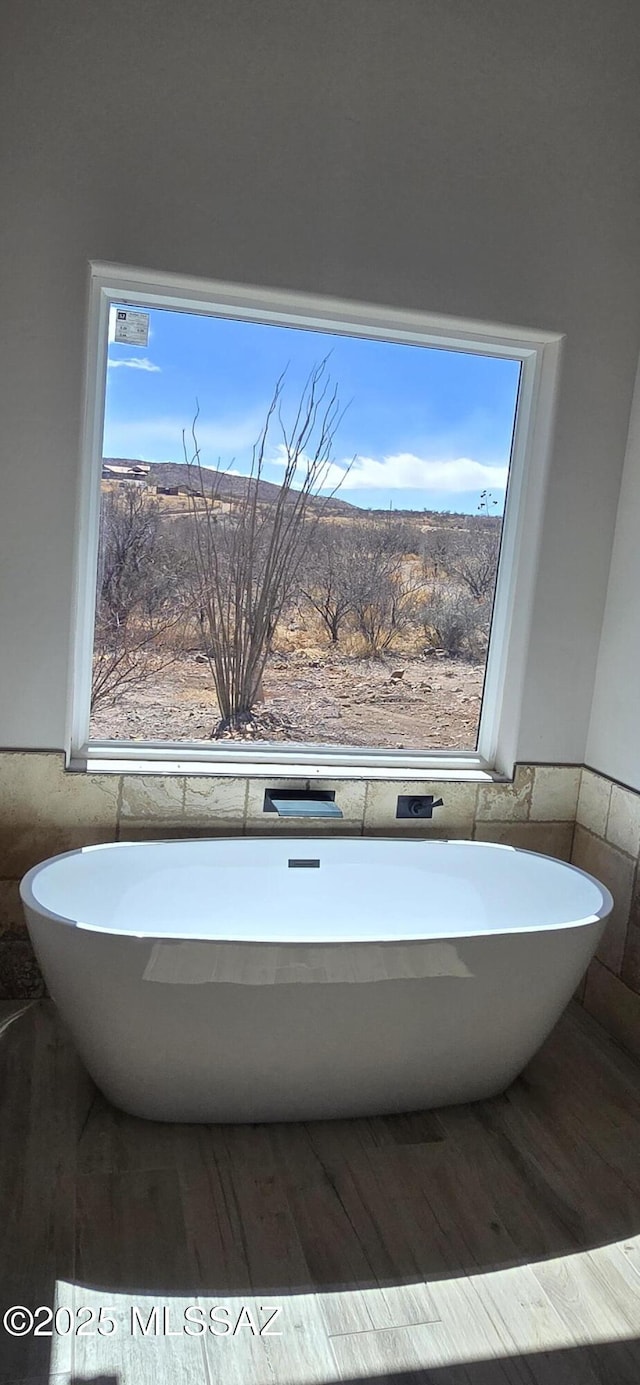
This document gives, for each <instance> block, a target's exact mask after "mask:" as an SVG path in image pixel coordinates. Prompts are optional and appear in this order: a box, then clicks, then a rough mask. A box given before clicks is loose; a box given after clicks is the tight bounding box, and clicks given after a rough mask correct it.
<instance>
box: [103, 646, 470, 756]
mask: <svg viewBox="0 0 640 1385" xmlns="http://www.w3.org/2000/svg"><path fill="white" fill-rule="evenodd" d="M200 658H201V656H197V655H189V656H186V657H184V658H183V659H182V660H181V661H180V663H177V664H175V665H173V666H172V667H171V668H169V669H167V670H166V671H165V672H164V673H163V674H162V675H161V676H159V677H157V678H156V679H154V680H153V681H152V682H150V683H148V684H147V685H146V686H143V687H141V688H139V689H136V690H135V691H133V692H130V693H128V694H127V695H126V697H124V698H123V699H122V700H121V701H119V702H118V703H117V704H116V705H115V706H112V705H109V704H105V705H104V706H102V707H100V708H99V709H98V710H97V712H96V713H95V715H94V717H93V718H92V723H91V737H92V739H94V740H104V739H115V740H170V741H182V740H189V741H191V740H208V739H209V738H210V737H211V732H212V728H213V726H214V725H215V723H216V721H217V719H218V710H217V704H216V699H215V694H214V691H213V687H212V684H211V675H210V673H209V669H208V666H207V664H206V663H202V662H201V661H200ZM483 677H484V665H482V664H469V663H465V662H464V661H463V660H458V659H449V658H447V657H445V656H443V655H441V654H439V653H429V654H425V655H422V656H420V657H415V656H411V657H403V656H398V655H395V656H389V657H387V658H385V659H358V658H353V657H345V656H344V655H340V654H338V653H337V652H332V651H325V652H323V655H322V658H318V657H317V656H316V655H315V653H313V652H310V653H307V652H305V651H300V650H298V651H295V652H291V653H274V654H273V655H272V656H271V659H270V661H269V663H268V665H267V670H266V673H265V678H264V700H263V701H262V702H261V703H260V704H259V705H258V707H257V708H256V712H257V716H256V720H255V722H254V723H253V726H252V727H251V728H249V729H248V730H247V733H246V736H243V739H248V740H254V741H299V742H306V743H309V742H312V743H316V744H321V745H354V746H371V747H375V748H381V749H393V750H434V749H443V748H446V749H452V750H473V749H474V748H475V744H476V735H477V729H478V719H479V716H480V703H481V698H482V683H483Z"/></svg>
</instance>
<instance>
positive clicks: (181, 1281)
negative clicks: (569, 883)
mask: <svg viewBox="0 0 640 1385" xmlns="http://www.w3.org/2000/svg"><path fill="white" fill-rule="evenodd" d="M0 1090H2V1093H3V1120H2V1123H1V1125H0V1174H1V1176H0V1225H2V1227H3V1240H4V1255H3V1265H4V1268H3V1269H2V1271H1V1272H0V1274H1V1281H0V1282H1V1289H2V1292H1V1304H0V1308H1V1311H2V1312H4V1309H5V1307H6V1306H9V1305H11V1304H14V1303H21V1304H24V1305H26V1306H28V1307H30V1308H31V1309H32V1310H34V1309H35V1307H36V1306H38V1305H40V1304H45V1305H50V1306H53V1305H54V1301H56V1300H55V1296H56V1293H58V1301H60V1286H61V1285H62V1286H66V1290H67V1292H68V1293H72V1290H71V1286H72V1285H76V1286H79V1287H78V1289H77V1291H76V1297H75V1300H74V1303H75V1304H76V1305H77V1304H78V1303H79V1302H80V1301H81V1299H82V1295H83V1294H84V1295H85V1297H86V1296H87V1295H91V1294H93V1298H92V1299H91V1302H93V1301H94V1300H95V1299H96V1295H97V1294H98V1293H100V1294H101V1295H102V1301H103V1302H104V1301H108V1297H107V1298H105V1295H107V1296H108V1294H109V1293H112V1294H113V1295H123V1296H129V1299H131V1301H133V1302H135V1301H136V1296H137V1297H138V1298H140V1297H142V1298H145V1297H146V1298H147V1299H149V1298H150V1297H151V1296H154V1295H155V1296H156V1297H157V1298H162V1297H167V1296H179V1297H180V1298H181V1299H183V1300H187V1301H193V1300H194V1299H195V1298H196V1297H198V1298H199V1299H201V1300H202V1299H206V1300H207V1301H208V1302H210V1303H211V1302H215V1301H216V1300H218V1301H220V1300H221V1299H224V1298H228V1297H229V1296H231V1295H233V1296H235V1297H236V1298H245V1299H248V1300H255V1298H256V1295H260V1294H262V1295H270V1296H271V1297H272V1298H274V1299H275V1298H276V1297H277V1295H278V1294H281V1295H283V1296H284V1295H287V1296H291V1295H298V1294H305V1295H317V1296H324V1305H325V1307H326V1303H327V1302H328V1299H329V1298H333V1309H332V1311H334V1312H335V1314H337V1315H338V1317H339V1314H340V1311H341V1295H342V1296H345V1304H346V1301H347V1297H348V1296H350V1295H351V1296H353V1295H354V1294H355V1295H356V1297H357V1295H358V1294H359V1293H360V1292H362V1294H364V1295H365V1296H366V1295H367V1293H368V1291H370V1290H371V1291H374V1292H375V1291H378V1292H380V1291H382V1292H383V1298H384V1303H385V1304H386V1305H387V1306H389V1305H390V1304H391V1307H390V1308H389V1311H390V1312H391V1311H394V1305H396V1306H398V1305H400V1304H401V1299H402V1294H401V1291H402V1290H403V1287H404V1288H405V1289H406V1292H407V1293H410V1292H411V1289H412V1286H418V1287H419V1288H421V1290H422V1289H424V1288H425V1286H426V1289H425V1292H426V1291H428V1289H429V1286H430V1285H431V1286H435V1285H437V1284H439V1283H441V1282H442V1281H446V1280H448V1279H456V1280H458V1279H459V1280H461V1281H463V1280H464V1279H465V1277H466V1276H469V1277H472V1278H475V1277H476V1276H479V1275H483V1274H486V1273H489V1272H491V1271H493V1270H496V1269H500V1268H504V1267H516V1266H527V1267H531V1266H533V1267H534V1268H535V1267H536V1266H539V1265H543V1264H544V1262H546V1261H548V1260H552V1259H556V1258H558V1257H571V1256H576V1255H579V1254H580V1253H581V1252H584V1251H586V1250H589V1249H591V1248H595V1247H608V1246H611V1245H612V1243H621V1244H620V1246H619V1247H618V1248H617V1250H616V1254H617V1255H618V1265H619V1269H620V1271H621V1270H622V1268H623V1261H622V1260H620V1258H619V1257H620V1255H622V1254H623V1249H622V1243H623V1242H630V1241H631V1239H632V1238H633V1237H635V1236H636V1235H639V1234H640V1170H639V1169H638V1164H637V1149H638V1147H640V1104H639V1103H638V1096H639V1095H640V1084H639V1082H638V1069H637V1068H636V1067H635V1065H634V1064H633V1063H632V1061H631V1060H628V1059H627V1058H626V1057H625V1056H624V1055H623V1054H622V1053H621V1052H620V1051H619V1050H618V1049H617V1048H616V1046H615V1045H614V1044H613V1043H612V1042H611V1041H609V1039H608V1038H607V1036H606V1035H604V1034H603V1032H602V1031H600V1030H599V1029H598V1027H597V1026H595V1025H594V1024H593V1023H592V1022H590V1021H589V1020H588V1018H587V1017H586V1016H583V1015H582V1014H581V1013H577V1012H573V1013H568V1014H567V1015H566V1016H565V1017H564V1019H563V1021H562V1022H561V1024H560V1025H559V1026H558V1028H557V1029H556V1031H555V1032H554V1034H553V1035H552V1037H551V1039H550V1040H549V1041H548V1042H547V1044H546V1045H545V1046H544V1048H543V1049H542V1050H541V1052H540V1054H538V1056H537V1057H536V1058H535V1059H534V1061H533V1062H532V1063H531V1064H530V1065H529V1067H528V1068H527V1070H526V1072H525V1074H524V1075H523V1076H522V1077H521V1078H520V1079H518V1081H517V1082H515V1083H514V1084H513V1086H512V1087H511V1088H510V1089H509V1091H508V1092H507V1093H506V1094H505V1095H504V1096H501V1097H497V1098H495V1099H493V1100H491V1101H487V1102H482V1103H477V1104H475V1105H473V1106H468V1107H450V1108H447V1109H445V1110H440V1111H438V1112H426V1113H415V1114H413V1115H409V1116H394V1117H386V1118H385V1117H380V1118H375V1119H371V1120H354V1121H334V1122H316V1123H312V1124H306V1125H303V1124H300V1125H273V1126H226V1127H225V1126H219V1127H216V1126H171V1125H164V1124H156V1123H152V1122H147V1121H142V1120H137V1119H135V1118H133V1117H129V1116H125V1115H123V1114H122V1113H121V1112H118V1111H116V1110H114V1108H113V1107H111V1106H110V1105H109V1104H108V1103H107V1102H106V1101H105V1100H104V1098H103V1097H102V1096H101V1095H100V1094H99V1093H98V1092H96V1089H95V1088H94V1087H93V1084H92V1083H91V1081H90V1079H89V1078H88V1077H87V1075H86V1074H85V1072H84V1070H83V1068H82V1066H81V1065H80V1063H79V1061H78V1059H77V1058H76V1055H75V1052H74V1049H73V1046H72V1045H71V1043H70V1041H69V1039H68V1037H67V1035H66V1033H65V1031H64V1029H63V1027H62V1025H61V1024H60V1022H59V1020H58V1018H57V1015H56V1012H55V1009H54V1007H53V1005H52V1004H51V1002H38V1003H36V1004H35V1005H33V1006H31V1007H30V1008H29V1009H28V1010H26V1011H25V1012H24V1013H23V1014H22V1015H21V1016H20V1018H19V1019H18V1020H16V1022H15V1023H12V1024H10V1025H7V1026H6V1027H5V1029H4V1031H3V1032H2V1034H1V1035H0ZM627 1249H628V1250H629V1255H630V1259H629V1261H628V1266H627V1262H626V1261H625V1262H624V1268H628V1271H629V1273H628V1278H629V1279H630V1280H633V1278H634V1273H635V1270H637V1271H638V1272H639V1273H640V1259H636V1260H634V1258H633V1257H634V1255H640V1251H638V1250H637V1249H634V1247H633V1246H631V1245H629V1246H627ZM568 1263H569V1264H570V1261H569V1262H568ZM594 1265H595V1268H594V1267H591V1268H590V1270H589V1273H593V1274H595V1279H594V1281H593V1283H594V1286H595V1288H596V1289H597V1286H598V1283H601V1285H602V1288H603V1292H604V1291H606V1288H607V1283H606V1280H607V1273H608V1270H607V1266H606V1265H605V1264H604V1263H603V1264H602V1265H601V1264H600V1263H599V1262H597V1261H596V1262H594ZM620 1282H621V1283H622V1280H621V1281H620ZM638 1287H639V1291H640V1278H638ZM545 1292H546V1291H544V1290H543V1289H542V1288H541V1289H540V1293H541V1294H543V1296H544V1293H545ZM385 1295H386V1297H385ZM639 1297H640V1293H639ZM62 1301H64V1302H65V1303H66V1302H68V1301H69V1299H68V1297H67V1298H65V1297H64V1295H63V1300H62ZM405 1307H406V1305H405ZM347 1308H348V1311H349V1312H351V1307H349V1305H347ZM347 1308H345V1311H347ZM323 1311H324V1309H323ZM354 1311H355V1310H354ZM357 1311H363V1312H366V1311H368V1310H367V1306H366V1302H365V1300H364V1299H363V1300H362V1303H360V1304H359V1307H358V1308H357ZM407 1311H408V1310H407ZM414 1321H415V1319H414ZM404 1323H405V1325H407V1326H409V1325H411V1319H410V1318H409V1317H405V1318H404ZM399 1325H400V1326H402V1323H400V1324H399ZM635 1325H636V1324H635V1321H634V1322H632V1323H631V1327H633V1326H635ZM594 1326H595V1325H594ZM637 1326H638V1329H640V1307H639V1308H638V1322H637ZM366 1330H367V1332H368V1331H369V1330H370V1329H369V1328H367V1329H366ZM373 1330H375V1323H374V1327H373ZM594 1335H598V1336H606V1335H607V1334H606V1332H603V1331H598V1332H596V1333H595V1334H594ZM570 1339H571V1338H569V1339H568V1340H570ZM49 1345H50V1343H48V1342H47V1340H46V1339H40V1340H35V1339H33V1338H32V1337H31V1338H29V1339H28V1340H27V1339H22V1340H20V1339H7V1338H6V1337H5V1338H4V1339H3V1338H2V1337H0V1382H2V1385H6V1382H9V1381H11V1382H14V1381H15V1380H22V1379H26V1378H28V1377H30V1376H31V1377H33V1378H34V1379H36V1380H39V1378H40V1377H41V1376H42V1374H43V1372H45V1371H46V1370H47V1368H48V1361H49ZM630 1352H631V1347H630V1346H629V1344H628V1343H626V1344H625V1343H617V1342H612V1343H610V1344H609V1343H608V1344H607V1345H606V1346H593V1347H591V1346H590V1347H584V1348H582V1347H580V1348H579V1347H575V1348H573V1349H571V1350H568V1351H566V1352H552V1353H545V1354H543V1355H540V1356H538V1357H536V1358H535V1360H534V1358H531V1362H533V1365H535V1370H534V1369H533V1365H532V1364H531V1362H530V1359H529V1357H522V1358H519V1359H520V1360H522V1361H523V1362H525V1363H526V1369H525V1367H524V1366H523V1368H522V1372H521V1375H517V1374H513V1375H512V1374H509V1375H508V1376H502V1375H500V1374H499V1373H498V1374H496V1371H497V1366H495V1365H493V1366H491V1371H492V1372H493V1373H492V1374H490V1375H488V1374H487V1372H488V1370H489V1366H490V1363H487V1362H484V1361H483V1362H477V1363H471V1364H465V1366H464V1367H456V1371H457V1374H455V1373H454V1372H453V1368H449V1369H444V1368H443V1369H440V1368H435V1367H434V1368H432V1369H430V1370H428V1371H424V1370H418V1371H417V1372H414V1373H412V1372H411V1371H409V1372H405V1373H404V1374H403V1373H400V1374H397V1375H394V1374H391V1375H378V1376H376V1375H375V1373H374V1375H373V1376H371V1377H366V1378H368V1379H371V1380H372V1381H373V1382H375V1385H382V1382H383V1381H385V1382H391V1383H392V1385H411V1382H412V1381H414V1380H416V1381H417V1380H420V1381H433V1382H434V1385H449V1382H450V1381H451V1382H453V1381H454V1380H455V1382H456V1385H457V1382H458V1381H459V1380H460V1381H464V1382H467V1381H470V1382H473V1385H476V1382H477V1385H480V1382H481V1381H482V1382H484V1381H485V1380H489V1379H490V1380H491V1381H493V1380H494V1379H496V1380H501V1379H503V1378H506V1379H514V1380H518V1381H519V1380H520V1379H522V1380H523V1381H525V1382H528V1381H529V1380H531V1381H535V1382H537V1381H538V1380H539V1379H540V1380H545V1381H546V1380H547V1379H548V1380H549V1381H550V1382H553V1385H555V1381H556V1379H557V1381H558V1383H559V1385H561V1382H563V1381H564V1378H565V1377H564V1375H563V1374H557V1375H556V1376H554V1375H553V1370H552V1364H553V1369H557V1371H558V1372H559V1371H560V1369H561V1368H562V1370H564V1367H565V1364H566V1363H567V1361H569V1360H571V1362H572V1364H573V1366H574V1367H575V1368H576V1369H577V1367H579V1366H580V1365H581V1362H582V1357H584V1361H585V1362H586V1363H587V1364H588V1366H589V1370H588V1371H587V1367H586V1365H585V1369H584V1377H583V1378H584V1381H585V1385H591V1381H592V1379H593V1380H596V1381H597V1380H600V1379H602V1380H606V1381H611V1382H616V1383H617V1382H618V1381H620V1382H623V1381H626V1380H627V1379H629V1380H633V1385H637V1381H638V1380H639V1379H640V1365H638V1361H637V1359H636V1362H635V1375H634V1376H633V1377H632V1376H630V1375H627V1374H624V1373H623V1367H624V1370H627V1367H628V1362H629V1357H630ZM556 1357H557V1361H555V1363H552V1358H556ZM76 1359H77V1358H76ZM513 1359H514V1360H515V1359H516V1358H515V1357H514V1358H513ZM545 1362H549V1364H548V1365H545V1372H546V1374H544V1375H541V1374H540V1372H541V1369H542V1366H543V1364H544V1363H545ZM621 1362H622V1363H623V1364H622V1365H621V1364H620V1363H621ZM347 1373H348V1367H347ZM343 1374H344V1372H343ZM353 1374H354V1378H355V1376H357V1375H358V1372H357V1371H354V1372H353ZM362 1375H363V1372H362V1371H361V1372H360V1376H362ZM44 1378H45V1379H46V1375H45V1376H44ZM66 1378H67V1379H71V1380H72V1381H73V1382H75V1385H80V1382H81V1381H85V1380H90V1381H91V1382H92V1385H98V1382H100V1383H101V1385H125V1382H124V1380H123V1381H122V1382H120V1381H119V1379H118V1376H117V1374H116V1375H115V1376H114V1375H109V1374H106V1375H102V1376H100V1375H98V1376H96V1375H93V1376H91V1375H90V1374H89V1375H85V1376H82V1375H76V1376H72V1377H69V1376H67V1377H66ZM166 1378H167V1380H168V1379H169V1378H170V1377H169V1376H167V1377H166ZM313 1378H314V1380H317V1379H318V1376H317V1375H315V1376H314V1377H313ZM574 1378H576V1379H578V1378H580V1379H582V1377H580V1376H579V1374H578V1375H577V1376H576V1373H575V1369H574V1370H573V1371H572V1372H571V1374H570V1375H569V1376H567V1379H571V1381H573V1380H574ZM290 1379H291V1380H292V1381H293V1382H294V1385H295V1372H294V1371H293V1370H292V1371H291V1374H290ZM127 1385H128V1381H127ZM163 1385H164V1382H163Z"/></svg>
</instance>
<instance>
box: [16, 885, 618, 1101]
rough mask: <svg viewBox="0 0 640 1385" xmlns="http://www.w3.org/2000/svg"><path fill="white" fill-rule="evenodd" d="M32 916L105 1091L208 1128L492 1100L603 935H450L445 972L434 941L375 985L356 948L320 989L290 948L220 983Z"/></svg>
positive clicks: (240, 963)
mask: <svg viewBox="0 0 640 1385" xmlns="http://www.w3.org/2000/svg"><path fill="white" fill-rule="evenodd" d="M27 913H28V917H29V926H30V932H31V935H32V938H33V941H34V946H35V949H36V953H37V955H38V959H39V961H40V963H41V966H42V968H43V972H44V974H45V977H46V979H47V983H48V986H49V989H50V991H51V994H52V996H53V998H54V999H55V1000H56V1002H57V1003H58V1005H59V1007H60V1009H61V1011H62V1013H63V1015H64V1017H65V1020H66V1021H67V1024H68V1025H69V1028H70V1030H71V1033H72V1035H73V1037H74V1039H75V1042H76V1044H77V1046H78V1049H79V1051H80V1054H81V1056H82V1058H83V1059H84V1061H85V1063H86V1065H87V1067H88V1069H89V1071H90V1073H91V1074H92V1076H93V1077H94V1079H95V1081H96V1082H97V1084H98V1085H99V1086H100V1087H101V1089H102V1090H103V1091H104V1092H105V1094H106V1095H107V1096H108V1097H109V1098H110V1099H111V1100H112V1101H113V1102H114V1103H115V1104H116V1105H118V1106H121V1107H122V1108H123V1109H125V1110H127V1111H130V1112H131V1113H133V1114H135V1115H140V1116H146V1117H148V1118H151V1119H155V1120H182V1121H207V1122H216V1121H221V1122H223V1121H240V1122H242V1121H250V1122H254V1121H271V1120H311V1119H316V1118H318V1119H327V1118H331V1117H341V1116H342V1117H345V1116H358V1115H372V1114H383V1113H385V1112H394V1111H402V1110H405V1111H406V1110H416V1109H423V1108H425V1107H430V1106H439V1105H446V1104H451V1103H454V1102H455V1103H457V1102H463V1101H472V1100H476V1099H479V1098H483V1097H488V1096H492V1095H495V1094H496V1093H498V1092H500V1091H502V1090H504V1088H505V1087H506V1086H507V1085H508V1084H509V1082H510V1081H511V1080H512V1079H513V1078H514V1077H515V1076H516V1075H517V1073H518V1072H519V1071H520V1070H521V1069H522V1067H523V1066H524V1065H525V1064H526V1063H527V1062H528V1061H529V1059H530V1058H531V1057H532V1056H533V1054H534V1053H535V1051H536V1049H537V1048H538V1047H539V1045H540V1044H541V1043H542V1042H543V1040H544V1039H545V1037H546V1036H547V1034H548V1033H549V1032H550V1030H551V1029H552V1028H553V1025H554V1024H555V1023H556V1021H557V1019H558V1018H559V1015H560V1013H561V1012H562V1010H563V1009H564V1007H565V1005H566V1004H567V1002H568V1001H569V999H570V998H571V995H572V994H573V991H574V990H575V987H576V985H577V983H578V981H579V979H580V977H581V975H582V974H583V972H584V970H585V968H586V966H587V965H588V962H589V960H590V958H591V956H592V954H593V952H594V950H595V948H596V947H597V944H598V941H599V938H600V936H601V934H602V931H603V928H604V925H605V920H603V919H599V920H595V921H594V922H593V923H590V924H586V925H584V926H583V927H580V928H576V927H574V928H567V929H561V930H560V929H556V930H550V931H548V932H544V930H542V931H540V932H538V933H521V934H515V933H514V934H511V935H506V936H505V935H503V936H488V937H475V938H467V939H457V940H454V943H453V944H452V945H451V946H452V955H450V958H449V963H448V964H447V962H446V957H445V956H444V954H443V952H442V944H441V943H438V941H437V940H433V941H432V942H416V943H410V944H406V945H404V950H405V954H406V969H405V974H403V975H400V976H399V975H398V974H397V969H398V956H397V949H396V954H395V962H394V963H393V965H392V966H391V965H390V967H389V973H388V974H386V975H385V974H382V975H381V973H380V960H379V952H380V949H378V955H377V956H376V957H375V958H372V956H371V945H370V944H368V943H362V944H357V945H354V946H355V947H356V948H357V949H359V950H360V952H361V953H362V954H364V953H365V952H366V953H368V954H369V956H368V959H367V958H365V962H364V963H360V964H359V965H358V966H356V967H355V970H354V969H353V968H352V974H351V975H350V977H349V979H346V978H345V979H342V980H336V979H335V976H336V969H337V968H339V966H340V956H341V952H342V946H341V945H340V944H338V945H335V946H331V947H327V948H326V949H325V952H326V954H327V956H326V968H325V974H324V976H323V977H321V978H320V979H319V977H318V973H317V959H314V958H312V959H311V965H310V969H309V974H307V975H306V976H305V975H304V967H303V968H302V970H301V963H303V962H304V957H301V952H302V953H304V950H305V945H304V944H301V943H295V944H289V945H288V951H289V953H290V958H289V959H287V956H286V950H287V949H286V948H285V949H284V950H281V954H282V955H281V970H280V976H279V979H277V978H275V977H274V974H273V968H271V969H270V968H269V966H267V965H266V962H265V955H264V954H265V949H266V950H268V949H269V946H270V945H268V944H238V945H237V948H236V949H235V951H236V953H237V966H236V967H235V969H234V966H233V959H231V960H229V959H227V962H226V963H225V968H224V969H223V972H222V973H221V972H220V970H219V952H220V947H221V945H220V944H217V943H215V942H207V943H197V944H195V947H196V948H197V949H198V950H199V951H198V957H197V960H198V965H197V967H194V969H193V972H192V973H191V974H189V970H188V968H187V972H186V979H185V967H184V957H185V953H184V950H183V948H184V946H185V945H183V944H180V943H179V942H178V943H173V944H167V943H163V942H162V940H158V939H156V940H153V939H146V938H145V939H136V938H130V937H128V938H127V937H125V938H123V937H117V936H115V935H109V934H103V933H98V932H91V931H88V930H85V929H82V928H73V927H60V925H58V924H56V923H55V922H53V921H52V920H51V919H49V918H44V917H42V916H39V915H38V914H37V913H35V912H34V911H33V910H32V909H30V908H29V909H28V910H27ZM158 945H160V948H161V950H162V952H163V953H164V962H163V967H161V968H160V969H158V967H157V966H156V965H154V948H156V953H155V959H156V961H157V957H158V955H159V954H158V952H157V947H158ZM229 946H232V945H229ZM186 947H187V950H188V948H189V945H188V944H187V945H186ZM172 949H175V955H176V969H175V972H174V974H173V975H172V972H171V965H170V962H171V952H172ZM202 949H205V952H204V953H203V951H202ZM232 950H233V949H232ZM250 954H251V955H250ZM329 954H333V955H332V956H330V955H329ZM388 956H389V957H391V956H392V951H389V953H388ZM209 957H210V959H211V960H210V962H209V961H208V958H209ZM248 958H249V965H248ZM443 958H444V960H443ZM178 961H179V965H178ZM203 966H204V970H203ZM314 968H315V970H314ZM247 975H252V976H253V977H254V980H253V981H247V980H246V978H247ZM212 976H213V978H214V979H211V978H212ZM222 976H224V978H225V979H221V977H222ZM256 977H257V978H260V977H262V980H258V981H256V980H255V978H256ZM216 978H217V979H216Z"/></svg>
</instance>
